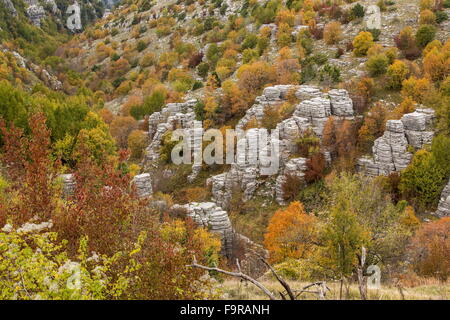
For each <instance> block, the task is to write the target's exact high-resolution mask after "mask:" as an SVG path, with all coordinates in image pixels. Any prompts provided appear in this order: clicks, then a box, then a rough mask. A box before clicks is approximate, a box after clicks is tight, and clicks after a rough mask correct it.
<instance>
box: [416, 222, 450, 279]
mask: <svg viewBox="0 0 450 320" xmlns="http://www.w3.org/2000/svg"><path fill="white" fill-rule="evenodd" d="M449 234H450V217H445V218H442V219H440V220H437V221H434V222H429V223H425V224H423V225H422V226H421V227H420V229H419V230H418V231H417V233H416V234H415V235H414V237H413V239H412V240H411V249H412V253H413V263H414V268H415V271H416V272H417V273H418V274H419V275H423V276H429V277H435V278H438V279H440V280H442V281H446V280H447V279H448V277H449V276H450V237H449V236H448V235H449Z"/></svg>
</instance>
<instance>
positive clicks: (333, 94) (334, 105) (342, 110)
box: [328, 89, 354, 117]
mask: <svg viewBox="0 0 450 320" xmlns="http://www.w3.org/2000/svg"><path fill="white" fill-rule="evenodd" d="M328 96H329V97H330V102H331V113H332V114H333V115H335V116H338V117H353V115H354V111H353V101H352V99H351V98H350V96H349V95H348V92H347V90H344V89H333V90H330V91H329V92H328Z"/></svg>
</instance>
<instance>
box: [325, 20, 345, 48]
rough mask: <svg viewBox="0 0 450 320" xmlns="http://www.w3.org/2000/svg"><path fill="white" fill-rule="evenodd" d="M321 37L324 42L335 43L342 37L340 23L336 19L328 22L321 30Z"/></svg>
mask: <svg viewBox="0 0 450 320" xmlns="http://www.w3.org/2000/svg"><path fill="white" fill-rule="evenodd" d="M323 39H324V40H325V43H326V44H337V43H339V41H340V40H341V39H342V28H341V24H340V23H339V22H337V21H332V22H330V23H328V24H327V25H326V26H325V28H324V30H323Z"/></svg>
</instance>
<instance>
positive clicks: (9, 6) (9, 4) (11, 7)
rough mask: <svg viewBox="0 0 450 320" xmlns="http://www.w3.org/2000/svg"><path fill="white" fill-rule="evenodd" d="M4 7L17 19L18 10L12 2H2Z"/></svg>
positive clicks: (5, 0)
mask: <svg viewBox="0 0 450 320" xmlns="http://www.w3.org/2000/svg"><path fill="white" fill-rule="evenodd" d="M1 1H2V3H3V5H4V6H5V8H6V9H7V10H8V11H9V13H10V14H11V15H12V16H13V17H16V16H17V10H16V8H15V7H14V4H13V3H12V1H11V0H1Z"/></svg>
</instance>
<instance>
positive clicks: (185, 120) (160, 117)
mask: <svg viewBox="0 0 450 320" xmlns="http://www.w3.org/2000/svg"><path fill="white" fill-rule="evenodd" d="M196 103H197V101H196V100H189V101H186V102H183V103H169V104H167V105H166V106H165V107H164V108H163V109H162V110H161V111H160V112H154V113H153V114H151V115H150V116H149V119H148V122H149V128H148V135H149V138H150V141H151V142H150V144H149V146H148V147H147V149H146V154H145V157H144V167H148V166H149V165H150V164H151V163H152V162H155V161H158V160H159V156H160V154H159V149H160V148H161V143H162V138H163V136H164V134H165V133H166V132H168V131H171V130H175V129H177V128H183V129H188V128H194V125H195V124H196V122H195V113H194V111H193V107H194V105H195V104H196ZM200 127H201V125H200Z"/></svg>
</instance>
